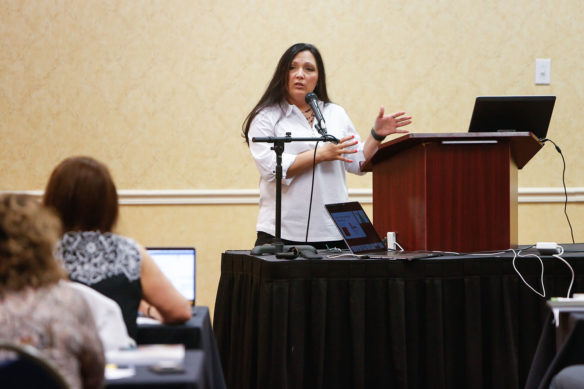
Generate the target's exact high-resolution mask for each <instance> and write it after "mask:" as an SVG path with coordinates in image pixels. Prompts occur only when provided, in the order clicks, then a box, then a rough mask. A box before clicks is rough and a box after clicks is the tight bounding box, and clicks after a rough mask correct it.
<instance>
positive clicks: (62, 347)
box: [0, 194, 105, 389]
mask: <svg viewBox="0 0 584 389" xmlns="http://www.w3.org/2000/svg"><path fill="white" fill-rule="evenodd" d="M60 235H61V223H60V221H59V219H58V218H57V217H56V216H55V215H54V214H52V213H51V212H50V211H49V210H47V209H46V208H44V207H43V206H42V205H41V204H39V203H38V202H37V201H36V200H35V199H33V198H32V197H29V196H25V195H16V194H8V195H3V196H0V340H2V341H7V342H12V343H15V344H21V345H30V346H32V347H34V348H35V349H37V350H39V351H40V352H41V353H42V355H43V356H44V357H46V359H48V360H50V361H52V362H53V364H54V365H56V366H57V368H58V370H59V372H60V373H61V375H62V376H64V378H65V379H66V381H67V382H68V384H69V386H70V387H71V388H73V389H75V388H99V387H101V384H102V382H103V378H104V363H105V362H104V354H103V347H102V344H101V341H100V339H99V336H98V332H97V329H96V326H95V323H94V321H93V317H92V315H91V312H90V309H89V307H88V306H87V303H86V302H85V300H84V299H83V297H82V296H81V295H80V294H79V293H78V292H77V291H75V290H74V289H72V288H70V287H67V286H66V284H67V282H65V281H64V279H66V273H65V271H64V270H63V268H62V267H61V266H60V264H59V262H58V261H56V260H55V258H54V256H53V252H54V249H55V244H56V242H57V241H58V239H59V236H60ZM12 357H13V356H12V355H11V354H10V353H7V352H3V353H1V354H0V361H6V360H9V359H11V358H12ZM3 384H4V383H3V382H0V387H2V386H3Z"/></svg>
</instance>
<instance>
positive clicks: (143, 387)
mask: <svg viewBox="0 0 584 389" xmlns="http://www.w3.org/2000/svg"><path fill="white" fill-rule="evenodd" d="M204 359H205V353H204V352H203V351H199V350H186V351H185V360H184V367H185V371H184V372H180V373H172V374H157V373H153V372H152V371H150V370H149V369H148V366H144V365H140V366H135V371H136V373H135V375H134V376H132V377H128V378H121V379H115V380H111V379H110V380H106V382H105V388H106V389H130V388H138V389H171V388H172V389H211V388H214V386H209V383H208V382H207V380H206V379H205V373H204Z"/></svg>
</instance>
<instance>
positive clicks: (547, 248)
mask: <svg viewBox="0 0 584 389" xmlns="http://www.w3.org/2000/svg"><path fill="white" fill-rule="evenodd" d="M535 248H536V249H537V250H539V253H540V254H541V255H553V254H559V253H560V247H559V246H558V244H557V243H556V242H537V243H536V244H535Z"/></svg>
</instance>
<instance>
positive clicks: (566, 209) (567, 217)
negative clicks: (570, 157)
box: [540, 138, 576, 243]
mask: <svg viewBox="0 0 584 389" xmlns="http://www.w3.org/2000/svg"><path fill="white" fill-rule="evenodd" d="M540 141H541V143H545V142H552V143H553V145H554V146H555V148H556V151H557V152H558V153H559V154H560V157H562V163H563V166H564V167H563V169H562V184H563V185H564V198H565V201H564V215H566V220H568V226H570V235H571V236H572V243H576V242H575V240H574V230H573V229H572V223H570V217H569V216H568V189H566V160H565V159H564V154H562V150H561V149H560V147H559V146H558V145H557V144H556V142H554V141H553V140H551V139H548V138H544V139H540Z"/></svg>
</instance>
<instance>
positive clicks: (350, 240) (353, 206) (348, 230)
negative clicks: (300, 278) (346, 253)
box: [325, 201, 440, 260]
mask: <svg viewBox="0 0 584 389" xmlns="http://www.w3.org/2000/svg"><path fill="white" fill-rule="evenodd" d="M325 207H326V210H327V211H328V213H329V215H330V216H331V218H332V220H333V221H334V223H335V225H336V226H337V229H338V230H339V232H340V233H341V235H342V237H343V240H344V241H345V244H346V245H347V247H348V248H349V250H351V253H352V254H354V255H355V256H357V257H359V258H370V259H409V260H411V259H415V258H429V257H436V256H439V255H440V254H439V253H437V252H432V251H409V252H408V251H389V250H388V249H387V246H386V244H385V242H384V241H383V240H382V239H381V238H380V237H379V234H377V231H375V227H373V223H371V220H370V219H369V217H368V216H367V214H366V213H365V211H364V210H363V207H362V206H361V204H360V203H359V202H357V201H351V202H346V203H336V204H325Z"/></svg>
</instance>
